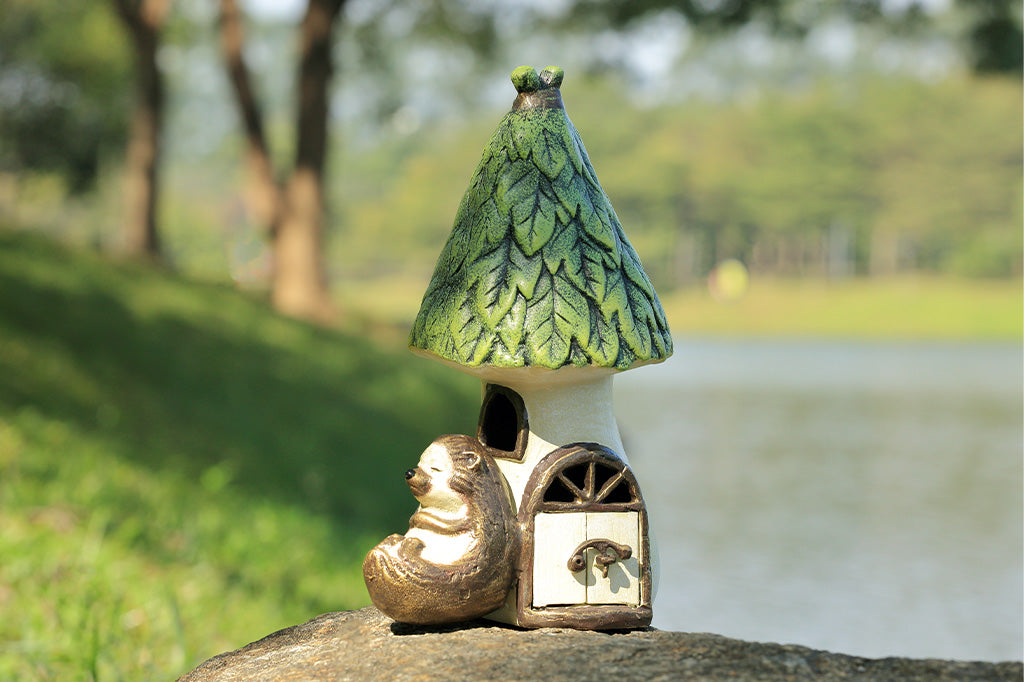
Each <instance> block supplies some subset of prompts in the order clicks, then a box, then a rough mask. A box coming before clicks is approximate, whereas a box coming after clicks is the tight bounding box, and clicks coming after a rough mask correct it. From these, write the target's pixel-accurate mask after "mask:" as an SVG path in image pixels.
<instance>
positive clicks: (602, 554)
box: [566, 538, 633, 578]
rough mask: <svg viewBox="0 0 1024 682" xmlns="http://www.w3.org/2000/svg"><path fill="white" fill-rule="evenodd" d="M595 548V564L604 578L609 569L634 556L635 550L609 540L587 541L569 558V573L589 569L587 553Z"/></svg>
mask: <svg viewBox="0 0 1024 682" xmlns="http://www.w3.org/2000/svg"><path fill="white" fill-rule="evenodd" d="M591 547H593V548H594V549H596V550H597V556H595V557H594V563H595V564H596V565H597V567H598V568H600V569H601V576H602V577H604V578H607V577H608V567H609V566H611V565H612V564H614V563H615V562H616V561H625V560H626V559H628V558H629V557H631V556H633V550H632V549H630V548H629V546H628V545H622V544H619V543H618V542H614V541H612V540H608V539H607V538H594V539H593V540H586V541H585V542H582V543H580V546H579V547H577V548H576V550H575V551H574V552H573V553H572V556H571V557H569V561H568V562H567V564H566V565H567V566H568V568H569V571H570V572H572V573H578V572H580V571H582V570H583V569H584V568H586V567H587V558H586V556H585V555H586V552H587V549H589V548H591Z"/></svg>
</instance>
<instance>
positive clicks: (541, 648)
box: [179, 607, 1022, 682]
mask: <svg viewBox="0 0 1024 682" xmlns="http://www.w3.org/2000/svg"><path fill="white" fill-rule="evenodd" d="M726 678H728V679H731V680H796V679H808V678H814V679H816V680H823V681H827V680H901V681H909V680H1021V678H1022V667H1021V663H1019V662H1005V663H983V662H961V661H942V660H933V659H906V658H883V659H869V658H858V657H855V656H846V655H843V654H833V653H828V652H825V651H815V650H814V649H808V648H806V647H801V646H791V645H780V644H758V643H753V642H743V641H739V640H734V639H728V638H726V637H721V636H718V635H708V634H691V633H682V632H665V631H661V630H655V629H652V628H648V629H646V630H636V631H632V632H588V631H578V630H567V629H554V628H547V629H541V630H519V629H516V628H513V627H507V626H503V625H499V624H495V623H491V622H490V621H473V622H470V623H462V624H459V625H452V626H446V627H421V626H410V625H405V624H401V623H396V622H394V621H393V620H391V619H390V618H388V617H386V616H384V615H383V614H381V613H380V612H379V611H377V609H375V608H373V607H367V608H364V609H360V610H359V611H342V612H338V613H328V614H325V615H322V616H319V617H317V618H314V619H313V620H311V621H309V622H307V623H303V624H302V625H296V626H294V627H290V628H286V629H284V630H281V631H279V632H275V633H274V634H272V635H269V636H267V637H264V638H263V639H261V640H259V641H258V642H253V643H252V644H249V645H248V646H245V647H242V648H241V649H238V650H236V651H231V652H228V653H224V654H221V655H219V656H214V657H213V658H211V659H210V660H208V661H206V662H205V663H203V664H202V665H200V666H199V667H198V668H196V669H195V670H193V671H192V672H190V673H188V674H187V675H185V676H183V677H181V678H180V679H179V682H213V681H217V682H227V681H229V680H230V681H235V680H280V681H283V680H310V681H318V680H375V679H386V680H408V681H413V680H451V681H458V680H488V679H491V680H499V679H500V680H534V679H541V680H566V679H572V680H596V679H605V680H608V679H611V680H615V679H618V680H638V679H643V680H688V679H726Z"/></svg>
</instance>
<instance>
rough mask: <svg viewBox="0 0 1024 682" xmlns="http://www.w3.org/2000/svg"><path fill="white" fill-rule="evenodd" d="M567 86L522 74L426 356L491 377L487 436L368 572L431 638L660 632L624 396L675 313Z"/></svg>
mask: <svg viewBox="0 0 1024 682" xmlns="http://www.w3.org/2000/svg"><path fill="white" fill-rule="evenodd" d="M562 77H563V72H562V69H560V68H558V67H554V66H549V67H547V68H545V69H544V70H543V71H542V72H541V73H540V74H538V73H537V72H536V71H535V70H534V69H533V68H531V67H528V66H521V67H519V68H518V69H516V70H515V71H513V72H512V83H513V84H514V85H515V87H516V90H517V91H518V96H517V97H516V99H515V102H514V103H513V105H512V110H511V111H509V112H508V113H507V114H506V115H505V117H504V118H503V119H502V121H501V123H500V124H499V125H498V129H497V130H496V131H495V132H494V134H493V136H492V137H491V140H490V142H489V143H488V145H487V148H486V149H485V150H484V153H483V157H482V159H481V160H480V164H479V165H478V166H477V169H476V172H475V173H474V174H473V177H472V179H471V180H470V183H469V188H468V189H467V190H466V194H465V196H464V197H463V198H462V203H461V205H460V206H459V209H458V213H457V214H456V216H455V224H454V227H453V228H452V232H451V235H450V236H449V238H448V241H447V243H446V244H445V246H444V248H443V250H442V251H441V255H440V257H439V258H438V261H437V266H436V269H435V271H434V275H433V277H432V279H431V281H430V284H429V286H428V287H427V291H426V293H425V294H424V296H423V303H422V305H421V307H420V311H419V314H418V316H417V318H416V321H415V323H414V325H413V329H412V334H411V337H410V342H409V345H410V348H411V349H412V350H413V352H416V353H418V354H420V355H424V356H426V357H430V358H433V359H435V360H439V361H441V362H443V363H445V364H447V365H451V366H452V367H454V368H456V369H459V370H461V371H463V372H468V373H470V374H472V375H474V376H477V377H479V378H480V379H481V381H482V384H483V387H482V395H483V401H482V405H481V408H480V416H479V421H478V426H477V433H476V434H475V436H473V437H470V436H442V437H441V438H439V439H437V440H436V441H434V443H432V444H431V445H430V447H428V448H427V450H426V451H425V452H424V453H423V456H422V457H421V459H420V463H419V466H418V467H417V468H416V469H411V470H409V471H408V472H406V476H407V479H408V482H409V485H410V487H411V489H412V493H413V495H414V496H415V497H416V499H417V500H418V501H419V503H420V507H419V509H418V510H417V512H416V514H414V515H413V517H412V519H411V520H410V529H409V531H408V533H407V534H406V535H405V536H401V535H392V536H390V537H389V538H388V539H386V540H385V541H384V542H382V543H381V544H380V545H378V546H377V547H375V548H374V549H373V550H371V551H370V553H369V554H368V555H367V558H366V561H365V563H364V566H363V573H364V577H365V580H366V584H367V589H368V591H369V593H370V597H371V599H372V600H373V602H374V604H376V605H377V607H378V608H380V609H381V611H383V612H384V613H385V614H387V615H389V616H391V617H393V618H395V619H396V620H402V621H405V622H413V623H439V622H450V621H457V620H465V619H470V618H476V617H481V616H484V617H487V618H490V619H492V620H497V621H501V622H506V623H512V624H515V625H519V626H522V627H547V626H554V627H572V628H579V629H618V628H637V627H644V626H647V625H648V624H650V622H651V616H652V610H651V606H652V605H651V602H652V594H651V593H652V587H653V581H652V573H653V569H654V567H653V565H652V559H653V557H652V556H651V548H650V541H649V533H648V519H647V510H646V508H645V506H644V501H643V497H642V495H641V493H640V487H639V485H638V484H637V480H636V478H635V477H634V475H633V472H632V471H631V469H630V467H629V462H628V460H627V458H626V452H625V449H624V448H623V445H622V439H621V437H620V435H619V430H618V425H617V424H616V421H615V414H614V411H613V405H612V379H613V377H614V376H615V374H617V373H618V372H622V371H624V370H627V369H631V368H633V367H638V366H640V365H645V364H650V363H655V362H661V361H662V360H665V359H666V358H667V357H668V356H669V355H671V353H672V339H671V336H670V335H669V330H668V324H667V323H666V321H665V313H664V311H663V310H662V308H661V304H660V302H659V301H658V297H657V295H656V294H655V292H654V288H653V287H652V286H651V283H650V281H649V280H648V278H647V275H646V274H645V273H644V271H643V268H642V267H641V265H640V259H639V258H638V257H637V254H636V251H634V249H633V247H632V245H630V243H629V241H628V240H627V239H626V235H625V233H624V232H623V229H622V226H621V225H620V224H619V220H618V218H617V217H616V215H615V211H614V210H613V209H612V206H611V203H610V202H609V200H608V197H607V196H606V195H605V193H604V190H603V189H602V188H601V185H600V183H599V182H598V180H597V174H596V173H595V172H594V168H593V166H592V165H591V164H590V159H589V158H588V156H587V152H586V149H585V148H584V146H583V142H582V140H581V139H580V136H579V134H578V133H577V132H576V129H575V128H574V127H573V125H572V123H571V122H570V121H569V117H568V116H567V115H566V112H565V109H564V107H563V105H562V97H561V93H560V90H559V87H560V85H561V83H562Z"/></svg>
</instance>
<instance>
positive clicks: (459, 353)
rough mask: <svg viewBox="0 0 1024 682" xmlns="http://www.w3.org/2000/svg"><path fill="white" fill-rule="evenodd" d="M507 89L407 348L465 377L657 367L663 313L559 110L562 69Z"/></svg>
mask: <svg viewBox="0 0 1024 682" xmlns="http://www.w3.org/2000/svg"><path fill="white" fill-rule="evenodd" d="M512 82H513V83H514V84H515V86H516V89H517V90H518V92H519V96H518V97H517V98H516V100H515V103H514V104H513V107H512V110H511V111H510V112H509V113H508V114H506V115H505V117H504V118H503V119H502V121H501V123H500V124H499V125H498V129H497V130H496V131H495V132H494V135H493V136H492V137H491V140H490V142H489V143H488V145H487V148H486V149H485V150H484V153H483V158H481V160H480V165H479V166H477V169H476V172H475V173H474V175H473V179H472V180H471V181H470V183H469V189H467V190H466V194H465V196H464V197H463V198H462V203H461V205H460V206H459V211H458V213H457V214H456V216H455V225H454V227H453V229H452V232H451V235H450V236H449V237H448V242H447V243H446V244H445V246H444V249H443V250H442V251H441V255H440V257H439V258H438V261H437V267H436V269H435V271H434V276H433V278H432V279H431V281H430V285H429V286H428V287H427V291H426V294H425V295H424V296H423V303H422V305H421V307H420V311H419V315H418V316H417V317H416V322H415V324H414V325H413V329H412V335H411V338H410V341H409V345H410V346H411V347H412V349H413V350H414V351H417V352H420V353H423V354H427V355H433V356H438V357H439V358H441V359H443V360H448V361H450V362H454V363H458V364H459V365H462V366H464V367H465V368H466V369H467V370H472V368H488V369H503V368H517V367H534V368H545V369H560V368H563V367H571V366H576V367H587V366H593V367H604V368H614V369H620V370H622V369H628V368H630V367H633V366H636V365H639V364H645V363H649V362H658V361H661V360H664V359H665V358H667V357H668V356H669V355H671V353H672V339H671V337H670V336H669V330H668V324H667V323H666V321H665V313H664V311H663V310H662V308H661V303H660V302H659V301H658V297H657V295H656V294H655V293H654V288H653V287H652V286H651V282H650V280H648V279H647V275H646V274H645V273H644V271H643V268H642V267H641V265H640V259H639V258H638V257H637V254H636V251H634V250H633V247H632V245H630V243H629V241H628V240H627V239H626V235H625V233H624V232H623V230H622V226H621V225H620V224H619V220H618V218H617V217H616V215H615V211H614V210H613V209H612V205H611V202H610V201H609V200H608V197H607V196H606V195H605V193H604V190H603V189H601V185H600V183H599V182H598V181H597V174H596V173H595V172H594V168H593V166H591V165H590V159H589V158H588V157H587V152H586V149H584V147H583V142H582V141H581V140H580V136H579V135H578V134H577V132H576V129H575V128H573V125H572V123H571V122H570V121H569V117H568V116H567V115H566V113H565V109H564V108H563V106H562V98H561V94H560V93H559V86H560V85H561V82H562V70H561V69H560V68H558V67H550V66H549V67H547V68H546V69H544V71H543V72H541V74H540V75H538V74H537V72H536V71H535V70H534V69H532V68H530V67H526V66H521V67H519V68H518V69H516V70H515V71H514V72H513V73H512Z"/></svg>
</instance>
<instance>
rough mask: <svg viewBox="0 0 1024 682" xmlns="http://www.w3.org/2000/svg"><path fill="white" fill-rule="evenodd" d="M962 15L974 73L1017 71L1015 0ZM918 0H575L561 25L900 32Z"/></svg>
mask: <svg viewBox="0 0 1024 682" xmlns="http://www.w3.org/2000/svg"><path fill="white" fill-rule="evenodd" d="M956 3H957V5H959V6H960V7H961V8H962V9H963V10H964V12H965V13H966V15H967V19H966V21H965V22H963V24H962V28H961V30H962V31H963V32H964V40H963V45H964V48H965V50H966V53H967V58H968V62H969V64H970V65H971V68H972V69H973V70H974V71H975V72H976V73H1003V74H1010V75H1019V74H1020V73H1021V70H1022V62H1024V33H1022V30H1021V3H1020V2H1016V1H1014V0H956ZM926 4H928V3H926V2H924V0H909V1H908V2H903V3H887V2H885V1H884V0H576V1H575V2H572V3H570V5H569V9H568V18H569V19H570V20H571V21H570V22H565V18H563V17H559V18H558V19H557V21H558V22H559V23H560V24H562V25H564V24H565V23H568V24H569V25H575V26H579V27H580V28H581V29H582V30H585V31H587V30H590V31H593V30H595V29H598V28H603V27H606V26H611V27H616V28H621V27H623V26H625V25H626V24H628V23H629V22H631V21H633V20H635V19H640V18H642V17H644V16H647V15H651V14H655V13H659V12H665V11H674V12H678V13H679V14H681V15H682V16H683V17H685V19H686V21H687V23H688V24H689V25H690V26H692V27H693V28H694V29H695V30H696V31H697V32H698V33H699V34H703V35H706V36H715V35H717V34H719V33H722V32H724V31H729V30H733V29H738V28H741V27H743V26H745V25H747V24H749V23H752V22H762V23H764V24H766V25H768V26H770V27H771V28H772V30H773V31H774V32H775V33H776V34H777V35H780V36H784V37H791V38H800V37H803V36H805V35H807V34H808V33H809V32H810V30H811V29H812V28H813V27H814V26H815V25H819V24H822V23H825V22H826V21H827V20H828V19H829V18H832V17H845V18H846V19H849V20H850V21H853V22H857V23H870V24H877V25H880V26H884V27H885V28H886V29H888V30H889V31H890V32H892V33H893V34H895V35H902V36H906V35H908V34H911V33H914V32H920V31H921V30H923V29H924V28H926V27H927V25H928V23H929V21H930V20H931V18H932V17H933V16H934V12H930V11H928V10H927V9H926V8H925V6H926Z"/></svg>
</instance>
